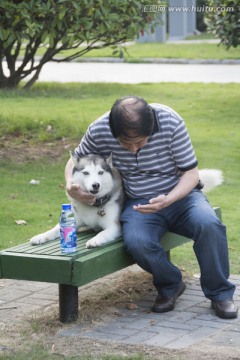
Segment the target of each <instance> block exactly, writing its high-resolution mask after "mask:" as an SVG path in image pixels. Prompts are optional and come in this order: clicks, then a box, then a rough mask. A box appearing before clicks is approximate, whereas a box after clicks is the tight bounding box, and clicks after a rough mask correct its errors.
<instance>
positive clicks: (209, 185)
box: [199, 169, 224, 193]
mask: <svg viewBox="0 0 240 360" xmlns="http://www.w3.org/2000/svg"><path fill="white" fill-rule="evenodd" d="M199 177H200V180H201V182H202V183H203V185H204V187H203V190H202V191H203V192H204V193H206V192H209V191H211V190H212V189H214V188H215V187H216V186H219V185H221V184H222V183H223V180H224V178H223V173H222V171H221V170H216V169H203V170H199Z"/></svg>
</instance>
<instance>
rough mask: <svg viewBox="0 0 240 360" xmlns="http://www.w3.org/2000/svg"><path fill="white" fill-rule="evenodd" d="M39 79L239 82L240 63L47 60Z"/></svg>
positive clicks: (124, 82)
mask: <svg viewBox="0 0 240 360" xmlns="http://www.w3.org/2000/svg"><path fill="white" fill-rule="evenodd" d="M39 81H58V82H90V83H92V82H109V83H122V84H139V83H161V82H181V83H190V82H202V83H212V82H213V83H240V64H232V65H227V64H224V65H223V64H217V65H216V64H169V63H168V64H166V63H165V64H153V63H152V64H127V63H97V62H95V63H94V62H91V63H77V62H71V63H53V62H49V63H47V64H46V65H45V66H44V67H43V69H42V72H41V73H40V76H39Z"/></svg>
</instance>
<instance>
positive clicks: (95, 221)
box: [30, 155, 223, 248]
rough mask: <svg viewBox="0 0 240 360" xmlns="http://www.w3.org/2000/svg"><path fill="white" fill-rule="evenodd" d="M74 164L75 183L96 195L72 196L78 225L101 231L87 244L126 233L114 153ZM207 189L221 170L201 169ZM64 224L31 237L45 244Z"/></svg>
mask: <svg viewBox="0 0 240 360" xmlns="http://www.w3.org/2000/svg"><path fill="white" fill-rule="evenodd" d="M72 159H73V162H74V168H73V173H72V183H73V184H79V186H80V188H81V190H83V191H85V192H87V193H89V194H92V195H94V196H95V198H96V201H95V203H94V204H93V205H88V204H85V203H83V202H81V201H79V200H75V199H73V198H71V197H69V198H70V201H71V204H72V207H73V212H74V216H75V219H76V228H77V229H79V230H80V231H81V228H83V227H85V228H86V227H88V228H91V229H93V230H96V231H99V232H98V233H97V235H96V236H94V237H93V238H92V239H90V240H88V241H87V243H86V247H87V248H91V247H96V246H101V245H104V244H107V243H109V242H112V241H114V240H116V238H117V237H119V236H120V235H121V234H122V231H121V226H120V222H119V218H120V214H121V211H122V205H123V201H124V192H123V187H122V180H121V176H120V174H119V172H118V171H117V170H116V169H115V168H114V167H113V165H112V157H111V156H110V157H109V158H108V159H107V160H104V159H103V158H102V157H100V156H98V155H87V156H84V157H80V158H77V157H74V156H73V157H72ZM199 176H200V179H201V182H203V184H204V188H203V191H204V192H208V191H210V190H212V189H213V188H214V187H216V186H218V185H221V184H222V182H223V176H222V172H221V171H220V170H214V169H212V170H211V169H205V170H199ZM59 232H60V227H59V224H57V225H56V226H55V227H54V228H53V229H51V230H49V231H47V232H45V233H43V234H39V235H36V236H34V237H33V238H31V240H30V243H31V244H32V245H38V244H43V243H45V242H48V241H52V240H54V239H56V238H58V237H59Z"/></svg>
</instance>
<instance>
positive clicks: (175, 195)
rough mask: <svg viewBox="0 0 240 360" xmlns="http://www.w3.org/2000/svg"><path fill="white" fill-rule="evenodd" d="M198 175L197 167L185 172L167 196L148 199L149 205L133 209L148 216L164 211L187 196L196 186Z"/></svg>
mask: <svg viewBox="0 0 240 360" xmlns="http://www.w3.org/2000/svg"><path fill="white" fill-rule="evenodd" d="M198 182H199V174H198V169H197V167H195V168H193V169H191V170H189V171H186V172H184V173H183V175H182V176H181V178H180V180H179V183H178V184H177V185H176V186H175V187H174V188H173V189H172V190H171V191H170V192H169V193H168V194H167V195H159V196H157V197H156V198H153V199H150V200H149V204H146V205H137V206H134V207H133V208H134V209H135V210H137V211H139V212H140V213H142V214H150V213H154V212H157V211H159V210H161V209H164V208H166V207H168V206H170V205H171V204H173V203H174V202H175V201H178V200H180V199H182V198H184V197H185V196H186V195H188V194H189V193H190V192H191V191H192V190H193V189H194V188H195V187H196V185H197V184H198Z"/></svg>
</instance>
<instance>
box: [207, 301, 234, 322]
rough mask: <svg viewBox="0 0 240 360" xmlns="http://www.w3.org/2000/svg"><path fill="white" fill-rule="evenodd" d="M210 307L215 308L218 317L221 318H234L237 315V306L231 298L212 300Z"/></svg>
mask: <svg viewBox="0 0 240 360" xmlns="http://www.w3.org/2000/svg"><path fill="white" fill-rule="evenodd" d="M211 308H212V309H214V310H215V313H216V315H217V316H218V317H220V318H223V319H235V318H236V317H237V316H238V307H237V305H235V303H234V301H233V299H226V300H222V301H212V302H211Z"/></svg>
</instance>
